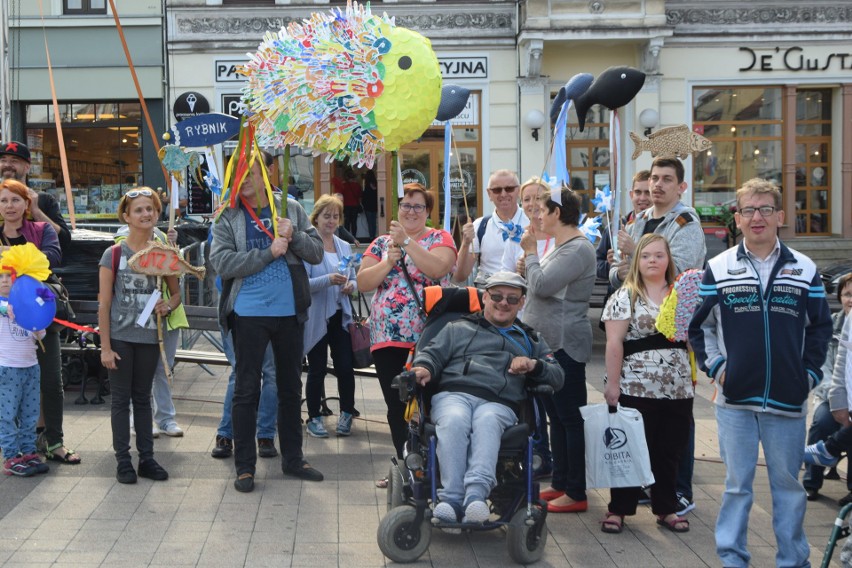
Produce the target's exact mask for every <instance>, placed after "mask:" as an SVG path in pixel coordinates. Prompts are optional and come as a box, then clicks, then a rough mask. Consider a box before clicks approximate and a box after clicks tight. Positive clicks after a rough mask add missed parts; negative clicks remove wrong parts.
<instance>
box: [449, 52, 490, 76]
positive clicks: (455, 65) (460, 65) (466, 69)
mask: <svg viewBox="0 0 852 568" xmlns="http://www.w3.org/2000/svg"><path fill="white" fill-rule="evenodd" d="M438 65H439V66H440V68H441V76H443V77H444V79H487V78H488V58H487V57H438Z"/></svg>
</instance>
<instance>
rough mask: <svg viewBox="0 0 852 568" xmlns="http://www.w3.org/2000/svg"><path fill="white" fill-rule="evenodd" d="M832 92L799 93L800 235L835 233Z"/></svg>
mask: <svg viewBox="0 0 852 568" xmlns="http://www.w3.org/2000/svg"><path fill="white" fill-rule="evenodd" d="M830 155H831V91H830V90H829V89H807V88H801V89H799V90H798V91H797V93H796V234H805V235H824V234H829V233H830V232H831V230H830V226H829V220H830V212H831V191H830V190H831V175H830V172H831V168H829V164H828V162H829V156H830Z"/></svg>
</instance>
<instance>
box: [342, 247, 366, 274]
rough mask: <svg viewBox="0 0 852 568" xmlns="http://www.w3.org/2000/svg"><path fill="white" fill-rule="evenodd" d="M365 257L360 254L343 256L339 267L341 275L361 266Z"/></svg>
mask: <svg viewBox="0 0 852 568" xmlns="http://www.w3.org/2000/svg"><path fill="white" fill-rule="evenodd" d="M362 256H364V255H363V254H361V253H360V252H359V253H358V254H356V255H354V256H352V255H350V256H343V255H341V257H340V263H339V264H338V265H337V270H338V272H340V273H344V272H349V269H350V268H352V267H355V266H358V265H359V264H361V257H362Z"/></svg>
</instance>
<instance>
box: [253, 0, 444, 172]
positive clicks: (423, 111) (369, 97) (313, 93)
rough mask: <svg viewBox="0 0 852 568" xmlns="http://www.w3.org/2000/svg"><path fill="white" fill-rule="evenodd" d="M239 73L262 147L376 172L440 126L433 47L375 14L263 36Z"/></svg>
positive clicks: (357, 8) (346, 14)
mask: <svg viewBox="0 0 852 568" xmlns="http://www.w3.org/2000/svg"><path fill="white" fill-rule="evenodd" d="M248 55H249V57H250V60H249V62H248V63H247V64H246V65H245V66H244V68H242V70H241V72H242V73H243V74H244V75H245V76H246V78H247V81H246V84H245V86H244V87H243V99H244V102H245V105H246V113H247V114H248V116H249V119H250V120H251V121H252V122H253V124H255V125H256V127H257V134H258V142H259V143H260V144H261V145H272V146H282V147H283V146H285V145H293V146H299V147H302V148H310V149H312V150H314V152H315V153H316V154H319V153H321V152H326V153H327V154H328V155H327V157H326V158H327V160H328V161H332V160H338V159H342V158H348V159H349V161H350V163H352V164H354V165H366V166H368V167H372V166H373V163H374V162H375V158H376V156H377V155H378V154H380V153H382V152H388V151H394V150H398V149H399V148H400V147H401V146H402V145H404V144H406V143H408V142H410V141H412V140H415V139H417V138H418V137H420V135H421V134H423V132H424V131H425V130H426V128H428V127H429V125H430V124H431V122H432V121H433V120H434V119H435V116H436V113H437V109H438V104H439V102H440V98H441V72H440V68H439V66H438V59H437V57H436V56H435V53H434V52H433V51H432V46H431V43H430V42H429V40H428V39H426V38H425V37H423V36H422V35H420V34H418V33H416V32H413V31H411V30H408V29H405V28H399V27H396V26H395V25H394V21H393V19H391V18H388V16H387V15H384V16H382V17H378V16H374V15H373V14H372V13H371V12H370V8H369V6H367V7H365V6H362V5H359V4H358V3H357V2H350V3H349V4H347V7H346V10H345V11H341V10H340V9H339V8H338V9H335V10H332V11H331V13H330V14H321V13H314V14H312V15H311V17H310V19H307V20H304V21H303V22H301V23H298V22H293V23H291V24H290V25H289V26H288V27H286V28H282V29H281V30H280V31H279V32H278V33H277V34H273V33H267V34H266V35H265V36H264V38H263V42H262V43H261V44H260V45H259V46H258V49H257V52H256V53H253V54H248Z"/></svg>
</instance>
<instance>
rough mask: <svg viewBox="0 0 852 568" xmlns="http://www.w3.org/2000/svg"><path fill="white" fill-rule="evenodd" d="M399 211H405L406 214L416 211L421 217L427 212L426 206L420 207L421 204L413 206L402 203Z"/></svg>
mask: <svg viewBox="0 0 852 568" xmlns="http://www.w3.org/2000/svg"><path fill="white" fill-rule="evenodd" d="M399 209H400V211H405V212H406V213H408V212H409V211H414V212H415V213H417V214H418V215H419V214H421V213H423V212H424V211H426V206H425V205H420V204H419V203H418V204H417V205H412V204H411V203H400V204H399Z"/></svg>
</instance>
